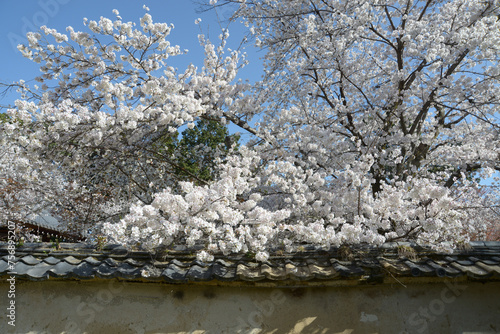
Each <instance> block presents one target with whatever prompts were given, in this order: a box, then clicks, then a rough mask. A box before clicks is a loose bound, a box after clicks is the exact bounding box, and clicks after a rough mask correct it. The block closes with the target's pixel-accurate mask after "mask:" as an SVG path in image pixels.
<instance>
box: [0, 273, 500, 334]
mask: <svg viewBox="0 0 500 334" xmlns="http://www.w3.org/2000/svg"><path fill="white" fill-rule="evenodd" d="M8 290H9V284H8V283H7V282H6V281H3V282H2V283H0V296H2V297H1V298H0V300H1V301H2V318H1V323H0V333H33V334H34V333H47V334H48V333H89V334H90V333H92V334H100V333H102V334H108V333H123V334H125V333H134V334H135V333H190V334H194V333H196V334H201V333H205V334H206V333H210V334H219V333H274V334H278V333H307V334H323V333H441V334H442V333H463V334H465V333H469V334H470V333H498V332H500V282H488V283H473V282H470V281H453V280H449V281H441V282H433V283H425V284H422V283H419V284H417V283H412V282H411V281H407V282H404V281H403V282H397V281H395V280H394V282H388V283H386V284H378V285H366V286H364V285H356V286H348V285H345V286H337V287H334V286H331V287H293V286H286V287H276V286H269V287H265V286H237V285H234V286H217V285H216V284H214V285H210V284H203V285H169V284H160V283H141V282H135V283H131V282H126V283H125V282H120V281H117V280H99V281H68V280H64V281H62V280H61V281H57V280H49V281H43V282H30V281H20V280H18V282H17V283H16V296H15V317H16V319H15V320H16V321H15V325H16V326H15V327H12V326H10V325H9V324H8V322H9V318H7V317H6V316H7V315H8V310H7V306H8V305H6V303H5V302H4V301H7V298H4V296H5V297H6V296H7V294H8ZM11 300H12V299H11Z"/></svg>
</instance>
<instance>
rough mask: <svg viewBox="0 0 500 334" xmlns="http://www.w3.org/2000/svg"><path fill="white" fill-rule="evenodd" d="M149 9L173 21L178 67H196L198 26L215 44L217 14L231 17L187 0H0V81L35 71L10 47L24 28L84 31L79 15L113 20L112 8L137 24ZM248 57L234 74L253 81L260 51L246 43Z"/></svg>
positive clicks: (235, 30) (235, 32)
mask: <svg viewBox="0 0 500 334" xmlns="http://www.w3.org/2000/svg"><path fill="white" fill-rule="evenodd" d="M144 4H145V5H147V6H148V7H149V8H150V12H149V13H150V14H151V15H152V16H153V20H154V21H155V22H166V23H173V24H174V25H175V29H174V30H173V32H172V33H171V35H170V36H171V38H170V41H171V42H172V43H173V44H178V45H180V47H181V49H188V50H189V53H188V54H187V55H185V56H181V57H176V59H175V60H174V61H175V63H173V64H172V65H173V66H174V67H178V68H179V70H181V71H182V70H183V69H184V68H185V67H186V66H187V64H189V63H193V64H195V65H196V66H199V67H201V66H202V62H203V49H202V48H201V47H200V46H199V44H198V37H197V36H198V34H199V33H200V26H201V28H202V29H203V33H204V34H205V35H209V37H210V39H211V40H212V41H213V42H214V43H217V42H218V37H217V36H218V35H219V33H220V25H219V23H218V20H217V15H218V17H219V18H220V20H221V21H222V23H223V27H225V26H226V23H227V22H226V21H227V19H228V18H229V17H230V15H231V11H230V9H219V10H218V12H217V15H216V13H215V12H214V11H209V12H204V13H200V12H199V9H200V6H199V5H198V4H196V3H195V2H194V1H191V0H142V1H136V0H85V1H81V0H22V1H5V0H4V1H0V45H1V46H2V52H0V81H1V82H3V83H12V82H14V81H18V80H19V79H23V80H25V81H29V80H31V79H33V78H34V77H35V76H37V75H38V74H39V67H38V65H37V64H35V63H33V62H31V61H30V60H28V59H25V58H23V57H22V56H21V53H20V52H19V51H18V50H17V49H16V46H17V44H18V43H23V42H24V41H25V35H26V32H28V31H32V30H34V29H38V28H39V27H40V26H41V25H46V26H48V27H50V28H55V29H57V30H58V31H60V32H66V27H67V26H72V27H73V28H74V29H75V30H80V31H88V30H87V27H85V26H83V18H84V17H86V18H88V19H89V20H99V18H100V17H101V16H104V17H108V18H110V19H112V20H114V18H115V15H114V14H113V13H112V10H113V9H117V10H118V11H119V12H120V15H121V16H122V18H123V20H124V21H133V22H137V23H138V22H139V18H140V17H142V16H143V15H144V13H145V11H144V9H143V5H144ZM197 18H201V19H202V23H201V25H200V26H198V25H195V24H194V21H195V20H196V19H197ZM229 32H230V35H231V37H230V40H229V43H228V44H229V45H230V46H231V45H232V46H233V47H236V46H238V45H239V42H240V41H241V39H242V37H243V36H244V33H245V29H244V27H243V26H242V25H241V24H239V23H233V24H232V25H231V26H229ZM246 51H247V52H248V59H249V60H250V61H251V64H250V65H249V66H247V67H246V68H245V69H243V70H242V71H241V72H240V75H239V77H241V78H243V79H249V80H251V81H256V80H258V79H259V78H260V75H261V72H262V71H261V68H262V66H261V62H260V60H259V57H260V56H262V54H261V53H258V52H256V50H255V49H254V48H252V47H251V46H249V47H247V49H246ZM15 98H16V95H15V94H9V95H7V96H5V97H4V98H2V99H0V105H7V104H12V102H13V101H14V100H15Z"/></svg>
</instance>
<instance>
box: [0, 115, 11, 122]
mask: <svg viewBox="0 0 500 334" xmlns="http://www.w3.org/2000/svg"><path fill="white" fill-rule="evenodd" d="M8 121H10V117H9V115H7V114H4V113H0V123H7V122H8Z"/></svg>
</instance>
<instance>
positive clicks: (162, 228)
mask: <svg viewBox="0 0 500 334" xmlns="http://www.w3.org/2000/svg"><path fill="white" fill-rule="evenodd" d="M226 2H235V3H237V4H238V10H237V11H236V12H235V17H239V18H241V19H242V20H243V21H244V23H245V24H246V25H247V27H248V29H249V32H250V34H252V35H253V36H254V40H255V43H256V45H257V47H262V48H264V49H265V50H266V54H265V58H264V77H263V80H262V81H261V82H258V83H256V84H255V85H254V86H253V87H249V86H248V85H247V84H245V83H243V82H241V81H239V80H237V73H238V69H239V68H240V67H241V66H242V65H243V64H244V63H245V60H244V57H243V55H242V54H241V53H240V52H238V51H232V50H229V49H228V48H227V46H226V40H227V39H228V37H229V34H228V31H227V30H224V31H222V33H221V43H220V45H214V44H212V43H211V42H210V41H209V40H207V39H206V38H205V37H204V36H201V35H200V36H199V40H200V43H201V45H202V46H203V47H204V50H205V61H204V66H203V68H202V69H201V70H200V69H198V68H196V67H195V66H193V65H191V66H188V67H187V69H186V70H185V71H184V72H178V71H177V70H175V69H174V68H172V67H171V66H169V59H170V58H171V57H174V56H182V54H183V53H184V52H183V51H181V49H180V47H178V46H174V45H171V44H170V43H169V41H168V40H167V37H168V35H169V34H170V31H171V29H172V28H173V26H171V25H167V24H164V23H153V20H152V17H151V15H150V14H149V13H146V14H145V15H144V16H143V17H142V18H141V19H140V28H139V27H138V28H136V26H135V24H134V23H131V22H123V21H122V18H121V17H119V13H118V11H115V15H116V16H117V17H116V20H114V21H112V20H110V19H106V18H101V19H100V20H99V21H88V20H87V21H86V24H87V26H88V28H89V29H90V31H91V33H86V32H76V31H74V30H73V29H72V28H68V35H65V34H61V33H59V32H57V31H55V30H53V29H49V28H46V27H42V30H41V32H39V33H31V34H29V36H28V40H29V45H27V46H21V47H20V50H21V51H22V52H23V54H24V55H25V56H26V57H28V58H30V59H32V60H33V61H35V62H37V63H40V64H41V70H42V72H43V74H42V76H41V77H39V78H38V81H40V83H41V84H42V85H41V87H36V88H31V87H28V86H26V85H22V84H20V87H21V91H22V92H23V94H25V96H26V97H25V98H24V99H20V100H18V101H17V102H16V107H15V108H13V109H11V110H10V111H9V116H10V119H11V121H9V122H5V123H4V124H3V125H2V129H3V130H4V132H3V133H4V134H5V136H6V137H5V138H7V139H6V140H7V141H8V142H9V143H11V144H10V145H12V147H11V148H10V149H12V150H16V152H19V150H21V151H22V154H20V153H16V154H15V155H14V156H15V158H11V159H14V160H11V162H10V163H11V166H12V167H11V169H12V173H13V175H14V174H16V173H18V174H20V173H25V172H24V171H25V169H26V168H28V169H29V170H30V173H31V174H29V173H28V174H26V175H36V176H33V179H30V182H34V184H39V185H40V191H41V189H44V188H47V189H50V190H51V191H52V192H47V193H48V194H52V193H53V194H60V193H61V192H65V193H67V194H69V195H68V196H67V198H71V199H74V202H75V203H74V206H73V208H72V210H73V211H72V212H73V213H74V216H73V217H72V219H77V218H78V219H80V220H79V221H83V222H84V224H87V223H90V222H92V223H93V224H95V223H102V224H101V230H100V233H103V234H104V235H105V236H106V237H107V238H108V239H109V241H113V242H118V243H123V244H126V245H128V246H129V247H142V248H145V249H149V250H152V249H155V248H157V247H166V248H169V247H175V246H178V245H185V246H187V247H190V248H192V249H195V250H196V251H197V255H198V258H199V260H201V261H211V260H213V259H214V256H215V255H216V254H219V253H221V254H225V255H227V254H231V253H249V254H255V258H256V259H257V260H259V261H266V260H268V259H269V256H270V255H271V254H272V252H273V251H278V250H283V251H286V252H293V251H297V250H299V249H301V247H302V246H303V245H314V246H316V247H320V248H322V249H329V248H330V247H337V246H340V245H344V244H359V243H368V244H375V245H379V244H382V243H384V242H386V241H399V240H412V241H416V242H418V243H420V244H422V245H428V246H431V247H434V248H439V249H443V250H445V249H449V248H451V247H454V246H456V245H457V244H460V243H464V242H467V241H469V240H470V238H471V236H476V237H477V236H481V233H483V232H484V231H486V230H487V229H488V228H489V224H491V223H492V222H495V221H498V219H499V217H498V211H497V210H496V209H495V208H496V207H497V206H498V200H499V193H498V188H496V183H494V182H493V183H492V184H490V185H488V187H489V190H488V191H485V190H484V186H483V183H482V181H481V180H484V179H487V178H489V177H491V176H492V175H493V174H494V172H495V170H496V171H498V170H500V163H499V161H500V155H499V152H500V136H499V132H498V128H499V126H500V124H499V122H498V113H499V110H498V105H500V100H499V99H500V85H499V80H500V71H499V66H498V62H499V60H500V49H499V48H498V45H500V21H499V20H498V17H500V9H499V8H500V6H499V4H498V3H497V2H495V1H490V2H481V1H475V0H455V1H444V2H438V3H433V2H432V3H431V2H427V3H422V2H419V1H397V0H381V1H375V2H373V1H366V0H354V1H345V0H327V1H323V0H322V1H316V0H311V1H309V2H307V3H305V2H304V1H301V0H290V1H274V0H262V1H236V0H235V1H226ZM216 3H217V2H216V1H213V5H217V6H219V5H223V4H220V3H217V4H216ZM196 23H197V24H198V23H199V21H197V22H196ZM49 40H54V41H55V44H52V43H50V42H49ZM200 118H204V119H210V120H215V121H217V122H220V123H221V124H224V125H225V124H227V123H233V124H234V125H235V126H238V127H240V128H241V129H242V131H245V132H247V133H249V134H250V135H251V136H252V139H251V140H250V141H248V142H246V143H245V144H244V145H242V146H241V147H240V148H239V149H236V146H234V145H233V147H232V150H231V154H230V155H229V156H227V157H224V158H222V157H220V158H219V159H218V160H217V166H218V167H217V169H218V170H217V173H216V178H215V179H214V180H211V181H208V182H200V180H196V179H195V178H194V177H193V178H192V179H190V180H179V179H178V178H177V177H176V170H178V166H176V165H175V157H174V156H173V154H172V153H169V151H168V150H166V149H165V148H164V147H163V146H161V145H160V144H159V143H164V142H165V138H168V134H172V133H175V132H176V131H177V129H179V128H180V127H182V126H187V127H189V128H192V127H193V126H194V125H193V123H194V122H195V121H196V120H199V119H200ZM252 124H255V125H252ZM7 141H6V142H7ZM199 149H203V148H201V147H200V148H199ZM9 156H11V155H10V154H9ZM26 161H30V162H38V165H36V164H35V165H34V166H31V167H26V166H27V165H28V164H27V162H26ZM42 164H45V165H42ZM23 166H24V167H23ZM23 168H24V169H23ZM176 168H177V169H176ZM20 177H21V175H17V176H15V178H17V179H19V178H20ZM52 177H53V178H52ZM54 180H57V181H54ZM56 190H57V191H56ZM30 191H34V190H30ZM37 191H38V190H37ZM30 196H35V195H34V193H33V194H31V193H30V194H28V195H26V197H30ZM54 196H55V195H54ZM20 201H21V199H20ZM54 201H55V199H54V197H48V198H46V199H45V202H46V203H52V204H53V205H52V207H53V208H54V210H56V209H57V208H60V207H63V206H64V207H66V208H69V207H68V206H67V204H64V203H59V202H58V203H56V204H54ZM68 211H71V210H68ZM76 216H78V217H76ZM82 217H83V218H82ZM78 219H77V220H78ZM93 226H96V225H93Z"/></svg>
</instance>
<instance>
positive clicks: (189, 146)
mask: <svg viewBox="0 0 500 334" xmlns="http://www.w3.org/2000/svg"><path fill="white" fill-rule="evenodd" d="M178 137H179V135H178V132H174V133H168V132H165V133H164V134H163V135H162V136H161V137H160V138H159V139H158V140H156V141H155V143H154V145H153V147H154V149H155V150H157V151H158V152H159V153H160V154H162V155H164V156H171V157H174V163H175V165H176V166H177V167H176V168H175V169H174V173H175V174H176V175H177V176H178V178H180V179H181V180H186V181H193V182H195V183H197V184H199V183H201V182H200V180H201V181H210V180H213V179H214V178H215V176H216V171H215V170H216V168H215V167H216V159H217V158H221V159H222V160H224V158H225V157H226V156H227V154H228V153H229V151H230V149H231V146H232V144H233V143H235V144H236V147H235V148H236V149H238V146H239V145H238V141H239V139H240V136H239V135H230V134H229V131H228V129H227V127H226V126H224V125H221V124H220V123H218V122H216V121H212V120H205V119H201V120H199V121H197V122H196V124H195V126H194V127H193V128H192V129H189V128H188V129H186V130H184V131H183V132H182V135H181V138H180V139H179V138H178Z"/></svg>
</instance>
